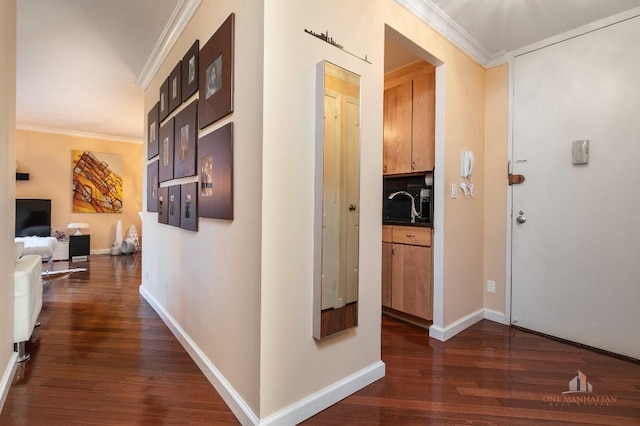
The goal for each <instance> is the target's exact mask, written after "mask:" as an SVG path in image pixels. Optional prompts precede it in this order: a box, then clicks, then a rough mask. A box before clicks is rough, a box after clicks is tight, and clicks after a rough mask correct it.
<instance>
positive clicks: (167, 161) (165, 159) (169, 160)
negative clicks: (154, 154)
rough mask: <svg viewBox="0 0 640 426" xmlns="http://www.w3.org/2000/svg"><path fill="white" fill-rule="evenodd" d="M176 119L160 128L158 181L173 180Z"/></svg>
mask: <svg viewBox="0 0 640 426" xmlns="http://www.w3.org/2000/svg"><path fill="white" fill-rule="evenodd" d="M174 127H175V118H171V120H169V121H167V122H166V123H164V124H163V125H162V126H160V140H159V144H160V164H159V166H158V169H159V170H158V180H159V181H160V182H166V181H168V180H171V179H173V156H174V155H173V150H174V146H173V137H174Z"/></svg>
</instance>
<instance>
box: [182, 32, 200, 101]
mask: <svg viewBox="0 0 640 426" xmlns="http://www.w3.org/2000/svg"><path fill="white" fill-rule="evenodd" d="M199 51H200V40H196V41H195V42H194V43H193V45H191V47H190V48H189V50H188V51H187V53H186V54H185V55H184V57H183V58H182V102H186V101H187V100H189V98H190V97H191V96H192V95H193V94H194V93H196V92H197V91H198V59H199V55H198V53H199Z"/></svg>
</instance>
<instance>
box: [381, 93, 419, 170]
mask: <svg viewBox="0 0 640 426" xmlns="http://www.w3.org/2000/svg"><path fill="white" fill-rule="evenodd" d="M412 86H413V85H412V82H411V81H406V82H404V83H402V84H399V85H397V86H393V87H390V88H388V89H387V90H385V91H384V154H383V172H384V174H396V173H409V172H411V132H412V130H411V120H412V110H413V95H412V91H413V88H412Z"/></svg>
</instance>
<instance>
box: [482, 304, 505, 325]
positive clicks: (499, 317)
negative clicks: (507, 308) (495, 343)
mask: <svg viewBox="0 0 640 426" xmlns="http://www.w3.org/2000/svg"><path fill="white" fill-rule="evenodd" d="M484 319H488V320H489V321H493V322H497V323H498V324H505V325H509V321H507V316H506V315H505V313H504V312H498V311H494V310H493V309H486V308H485V310H484Z"/></svg>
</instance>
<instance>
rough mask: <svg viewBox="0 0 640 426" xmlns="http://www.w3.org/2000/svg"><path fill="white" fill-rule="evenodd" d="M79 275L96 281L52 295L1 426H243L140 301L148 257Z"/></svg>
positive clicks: (47, 293) (57, 288)
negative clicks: (237, 425)
mask: <svg viewBox="0 0 640 426" xmlns="http://www.w3.org/2000/svg"><path fill="white" fill-rule="evenodd" d="M72 266H73V267H87V268H88V271H87V272H77V273H74V274H72V275H70V276H69V277H68V278H66V279H62V280H58V281H54V282H51V283H49V284H47V285H46V286H45V288H44V294H43V309H42V312H41V314H40V318H39V319H40V322H41V323H42V325H41V326H40V327H39V328H38V329H37V331H36V333H35V336H34V338H32V342H30V343H29V344H27V351H28V352H29V353H30V354H31V359H30V360H29V361H27V362H26V363H24V364H21V365H20V366H19V367H18V372H17V374H16V377H15V379H14V382H13V384H12V385H11V389H10V390H9V395H8V397H7V401H6V403H5V406H4V408H3V410H2V413H1V414H0V425H69V424H74V425H96V424H99V425H143V424H144V425H160V424H167V425H180V424H238V421H237V420H236V418H235V416H234V415H233V414H232V413H231V411H230V410H229V408H228V407H227V406H226V404H225V403H224V401H223V400H222V398H221V397H220V396H219V395H218V393H217V392H216V391H215V390H214V388H213V387H212V386H211V384H210V383H209V382H208V381H207V379H206V378H205V377H204V375H203V374H202V373H201V372H200V370H199V369H198V368H197V367H196V365H195V363H194V362H193V361H192V360H191V358H190V357H189V355H187V353H186V352H185V351H184V349H183V348H182V346H181V345H180V344H179V343H178V341H177V340H176V339H175V338H174V337H173V335H172V334H171V332H170V331H169V329H168V328H167V327H166V326H165V325H164V323H163V322H162V320H161V319H160V318H159V317H158V315H156V313H155V312H154V311H153V309H152V308H151V307H150V306H149V305H148V304H147V303H146V302H145V301H144V300H143V299H142V298H141V297H140V296H139V293H138V287H139V286H140V282H141V279H140V270H141V265H140V255H139V254H135V255H132V256H113V257H112V256H108V255H107V256H91V257H90V260H89V262H80V263H74V264H72ZM66 267H67V263H66V262H56V264H55V269H58V270H59V269H63V268H66Z"/></svg>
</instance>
